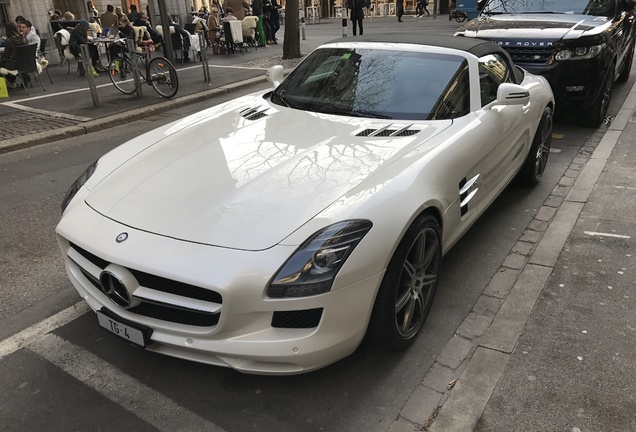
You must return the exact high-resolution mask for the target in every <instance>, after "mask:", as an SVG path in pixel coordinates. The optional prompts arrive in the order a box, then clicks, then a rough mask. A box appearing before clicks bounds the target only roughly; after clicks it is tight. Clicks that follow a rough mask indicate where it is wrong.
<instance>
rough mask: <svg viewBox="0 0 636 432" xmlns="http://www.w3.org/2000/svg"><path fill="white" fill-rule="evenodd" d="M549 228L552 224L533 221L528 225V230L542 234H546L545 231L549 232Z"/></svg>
mask: <svg viewBox="0 0 636 432" xmlns="http://www.w3.org/2000/svg"><path fill="white" fill-rule="evenodd" d="M549 226H550V222H544V221H540V220H536V219H533V220H532V222H530V223H529V224H528V229H530V230H532V231H537V232H540V233H542V232H545V230H547V229H548V227H549Z"/></svg>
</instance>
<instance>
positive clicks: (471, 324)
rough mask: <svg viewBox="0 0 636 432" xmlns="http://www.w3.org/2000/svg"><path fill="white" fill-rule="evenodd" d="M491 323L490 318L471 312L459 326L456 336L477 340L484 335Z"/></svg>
mask: <svg viewBox="0 0 636 432" xmlns="http://www.w3.org/2000/svg"><path fill="white" fill-rule="evenodd" d="M491 322H492V317H489V316H486V315H481V314H478V313H475V312H471V313H469V314H468V316H467V317H466V318H464V321H462V323H461V324H460V326H459V328H458V329H457V334H458V335H460V336H462V337H465V338H467V339H477V338H479V337H481V336H482V335H483V334H484V332H485V331H486V329H487V328H488V326H489V325H490V323H491Z"/></svg>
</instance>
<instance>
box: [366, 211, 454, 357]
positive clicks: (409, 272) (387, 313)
mask: <svg viewBox="0 0 636 432" xmlns="http://www.w3.org/2000/svg"><path fill="white" fill-rule="evenodd" d="M441 239H442V230H441V228H440V226H439V223H438V222H437V219H435V217H433V216H432V215H430V214H424V215H422V216H420V217H419V218H418V219H416V220H415V222H413V224H412V225H411V226H410V227H409V229H408V230H407V231H406V234H404V237H403V238H402V241H400V244H399V245H398V247H397V249H396V250H395V253H394V255H393V257H392V258H391V261H390V262H389V265H388V267H387V269H386V273H385V274H384V279H383V280H382V284H381V285H380V288H379V290H378V295H377V297H376V299H375V304H374V306H373V312H372V314H371V320H370V322H369V328H368V329H367V334H366V339H367V341H369V342H371V343H374V344H376V345H380V346H384V347H387V348H405V347H406V346H408V345H410V344H411V343H412V342H413V340H414V339H415V336H416V335H417V334H418V333H419V331H420V330H421V329H422V326H423V325H424V321H425V320H426V317H427V316H428V313H429V311H430V310H431V306H432V304H433V297H434V296H435V290H436V288H437V279H438V277H439V272H440V268H441V265H442V240H441Z"/></svg>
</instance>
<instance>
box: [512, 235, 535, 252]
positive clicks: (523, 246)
mask: <svg viewBox="0 0 636 432" xmlns="http://www.w3.org/2000/svg"><path fill="white" fill-rule="evenodd" d="M535 231H537V230H535ZM533 249H534V244H532V243H528V242H523V241H518V242H517V243H515V245H514V246H513V247H512V251H513V252H514V253H517V254H520V255H524V256H528V255H530V254H531V253H532V250H533Z"/></svg>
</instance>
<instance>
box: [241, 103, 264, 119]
mask: <svg viewBox="0 0 636 432" xmlns="http://www.w3.org/2000/svg"><path fill="white" fill-rule="evenodd" d="M267 109H268V107H267V106H264V107H258V108H246V109H244V110H242V111H240V112H239V113H240V114H241V117H243V118H246V119H247V120H252V121H254V120H258V119H261V118H263V117H267V114H265V111H267Z"/></svg>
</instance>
